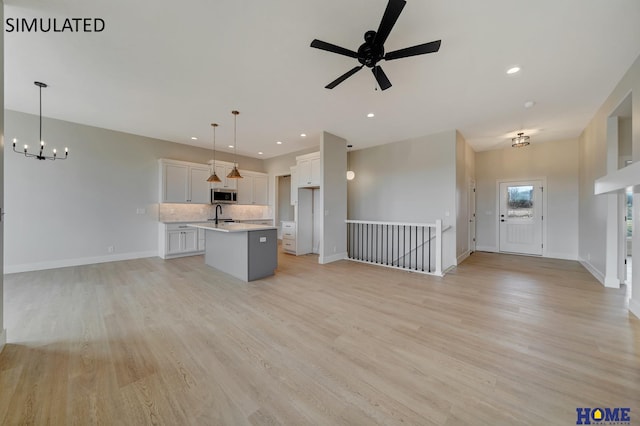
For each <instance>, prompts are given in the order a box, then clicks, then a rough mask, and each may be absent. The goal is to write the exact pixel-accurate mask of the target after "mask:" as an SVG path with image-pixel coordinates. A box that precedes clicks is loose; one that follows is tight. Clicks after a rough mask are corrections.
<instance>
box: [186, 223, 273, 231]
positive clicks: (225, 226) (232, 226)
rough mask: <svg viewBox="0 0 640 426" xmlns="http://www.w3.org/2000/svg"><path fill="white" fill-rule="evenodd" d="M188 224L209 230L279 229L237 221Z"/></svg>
mask: <svg viewBox="0 0 640 426" xmlns="http://www.w3.org/2000/svg"><path fill="white" fill-rule="evenodd" d="M188 226H191V227H193V228H201V229H206V230H207V231H218V232H247V231H263V230H265V229H278V228H277V227H275V226H268V225H255V224H251V223H235V222H226V223H225V222H222V223H219V224H217V225H216V224H215V223H189V224H188Z"/></svg>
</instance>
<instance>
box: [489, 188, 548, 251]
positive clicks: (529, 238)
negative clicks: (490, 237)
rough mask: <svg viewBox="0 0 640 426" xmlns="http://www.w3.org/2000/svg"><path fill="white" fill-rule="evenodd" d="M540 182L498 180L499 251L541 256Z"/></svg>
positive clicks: (541, 189)
mask: <svg viewBox="0 0 640 426" xmlns="http://www.w3.org/2000/svg"><path fill="white" fill-rule="evenodd" d="M542 191H543V188H542V181H539V180H534V181H522V182H502V183H500V198H499V199H500V218H499V220H500V222H499V224H500V231H499V232H500V251H501V252H506V253H518V254H530V255H538V256H541V255H542V244H543V242H542Z"/></svg>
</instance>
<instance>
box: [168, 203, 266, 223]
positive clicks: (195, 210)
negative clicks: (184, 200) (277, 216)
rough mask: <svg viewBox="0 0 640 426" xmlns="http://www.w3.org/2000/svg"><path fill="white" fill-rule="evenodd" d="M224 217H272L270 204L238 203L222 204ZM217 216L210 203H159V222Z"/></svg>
mask: <svg viewBox="0 0 640 426" xmlns="http://www.w3.org/2000/svg"><path fill="white" fill-rule="evenodd" d="M221 205H222V216H221V217H222V218H231V219H236V220H247V219H272V218H273V211H272V209H271V207H270V206H247V205H238V204H221ZM214 216H215V206H214V205H208V204H169V203H162V204H159V205H158V221H159V222H190V221H193V222H199V221H204V220H207V219H210V218H212V217H214Z"/></svg>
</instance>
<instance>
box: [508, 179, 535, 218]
mask: <svg viewBox="0 0 640 426" xmlns="http://www.w3.org/2000/svg"><path fill="white" fill-rule="evenodd" d="M533 202H534V200H533V186H531V185H522V186H509V187H507V217H509V218H517V219H526V218H532V217H533Z"/></svg>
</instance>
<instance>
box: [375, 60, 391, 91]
mask: <svg viewBox="0 0 640 426" xmlns="http://www.w3.org/2000/svg"><path fill="white" fill-rule="evenodd" d="M371 72H372V73H373V75H374V76H375V78H376V81H377V82H378V86H380V89H381V90H387V89H388V88H389V87H391V82H390V81H389V79H388V78H387V75H386V74H385V73H384V71H382V68H380V65H376V66H375V67H373V68H371Z"/></svg>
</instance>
